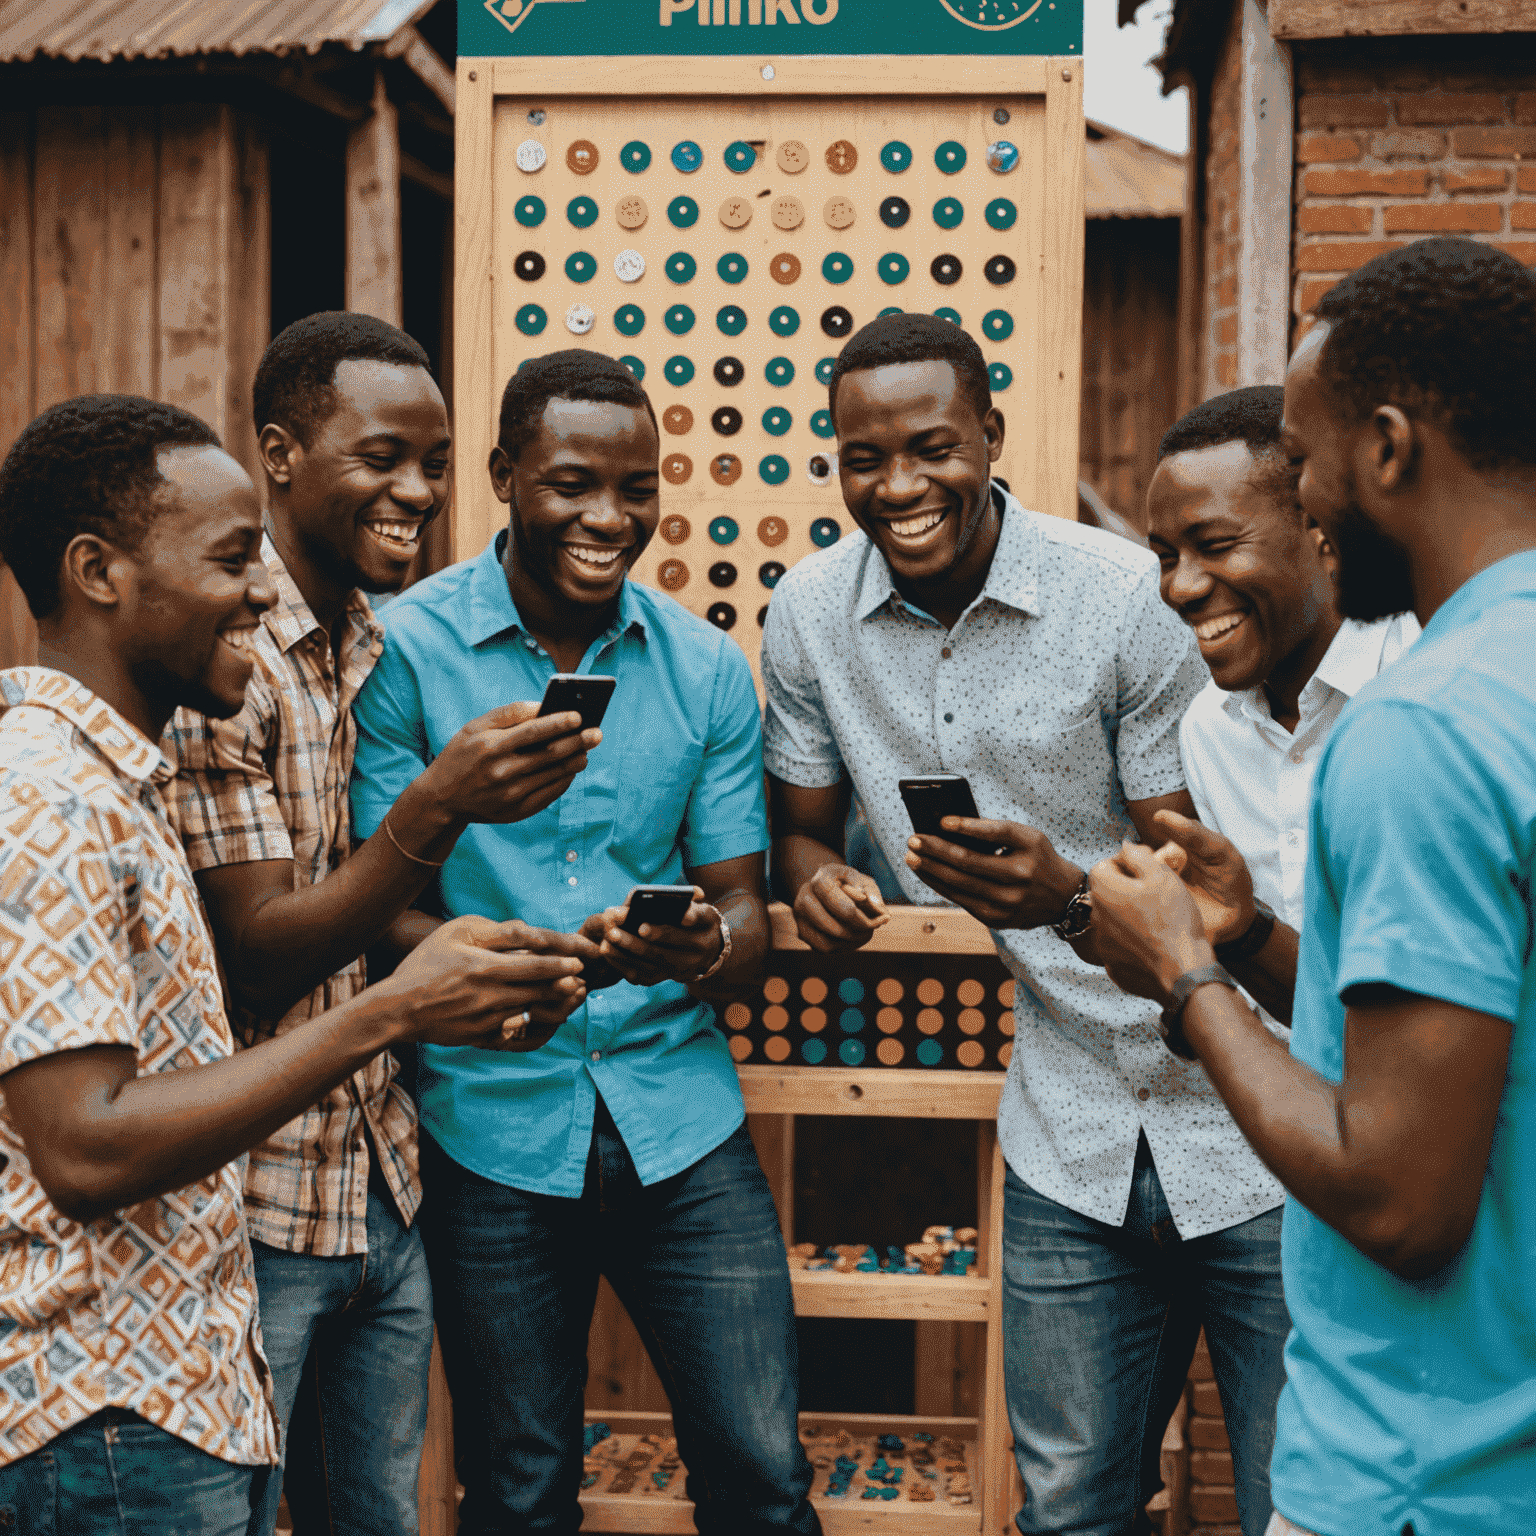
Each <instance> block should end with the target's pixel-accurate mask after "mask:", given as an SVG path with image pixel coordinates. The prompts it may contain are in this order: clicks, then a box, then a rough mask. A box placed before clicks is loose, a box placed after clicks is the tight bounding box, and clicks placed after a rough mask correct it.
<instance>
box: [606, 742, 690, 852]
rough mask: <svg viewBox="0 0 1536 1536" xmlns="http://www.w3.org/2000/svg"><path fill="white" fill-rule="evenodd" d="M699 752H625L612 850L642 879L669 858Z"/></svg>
mask: <svg viewBox="0 0 1536 1536" xmlns="http://www.w3.org/2000/svg"><path fill="white" fill-rule="evenodd" d="M698 771H699V756H698V755H695V754H688V755H678V754H676V753H672V752H626V753H625V755H624V760H623V762H622V763H621V764H620V767H619V773H618V803H617V805H616V806H615V808H614V816H613V844H612V848H613V855H614V857H615V858H616V859H617V860H618V861H619V862H620V863H621V864H623V865H625V866H626V867H627V868H628V869H629V870H630V872H631V873H632V874H633V876H634V878H635V879H637V880H640V881H642V882H644V881H648V880H649V879H650V876H651V875H652V874H654V873H656V872H658V871H660V870H661V869H662V867H663V866H664V865H666V864H667V863H668V862H669V861H670V860H671V858H672V850H673V849H674V848H675V847H676V846H677V842H678V838H679V836H680V835H681V833H682V826H683V817H684V815H685V814H686V812H687V810H688V799H689V796H690V795H691V794H692V793H693V785H694V780H695V779H696V778H697V776H698Z"/></svg>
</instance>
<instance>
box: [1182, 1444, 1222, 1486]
mask: <svg viewBox="0 0 1536 1536" xmlns="http://www.w3.org/2000/svg"><path fill="white" fill-rule="evenodd" d="M1189 1475H1190V1476H1191V1477H1193V1478H1194V1479H1195V1481H1196V1482H1199V1483H1205V1484H1206V1485H1207V1486H1209V1487H1219V1486H1221V1485H1222V1484H1225V1485H1226V1486H1227V1487H1228V1488H1230V1487H1231V1486H1232V1453H1231V1451H1196V1452H1195V1453H1194V1454H1193V1455H1192V1456H1191V1457H1190V1458H1189Z"/></svg>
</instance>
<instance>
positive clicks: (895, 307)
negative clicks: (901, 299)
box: [880, 304, 906, 315]
mask: <svg viewBox="0 0 1536 1536" xmlns="http://www.w3.org/2000/svg"><path fill="white" fill-rule="evenodd" d="M880 313H881V314H882V315H904V314H906V310H904V309H903V308H902V307H901V305H900V304H887V305H886V306H885V308H884V309H882V310H881V311H880Z"/></svg>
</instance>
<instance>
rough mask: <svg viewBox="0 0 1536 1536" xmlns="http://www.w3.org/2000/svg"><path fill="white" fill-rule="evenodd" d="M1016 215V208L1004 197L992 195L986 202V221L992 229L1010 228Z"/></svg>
mask: <svg viewBox="0 0 1536 1536" xmlns="http://www.w3.org/2000/svg"><path fill="white" fill-rule="evenodd" d="M1018 216H1019V210H1018V208H1017V207H1016V206H1015V205H1014V204H1013V203H1011V202H1010V201H1009V200H1008V199H1007V198H1006V197H994V198H993V199H992V201H991V202H990V203H988V204H987V223H988V224H990V225H991V226H992V228H993V229H1012V228H1013V224H1014V220H1015V219H1017V218H1018Z"/></svg>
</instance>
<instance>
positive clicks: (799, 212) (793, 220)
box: [768, 193, 805, 230]
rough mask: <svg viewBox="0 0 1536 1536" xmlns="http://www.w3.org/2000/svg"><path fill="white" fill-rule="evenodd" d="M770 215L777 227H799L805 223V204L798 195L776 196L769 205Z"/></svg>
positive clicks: (785, 228) (784, 228)
mask: <svg viewBox="0 0 1536 1536" xmlns="http://www.w3.org/2000/svg"><path fill="white" fill-rule="evenodd" d="M768 217H769V218H770V219H772V220H773V227H774V228H775V229H783V230H790V229H799V228H800V226H801V225H802V224H803V223H805V205H804V204H803V203H802V202H801V201H800V199H799V198H798V197H790V196H789V195H788V194H787V193H786V194H785V195H784V196H783V197H776V198H774V200H773V201H772V202H771V203H770V204H769V205H768Z"/></svg>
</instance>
